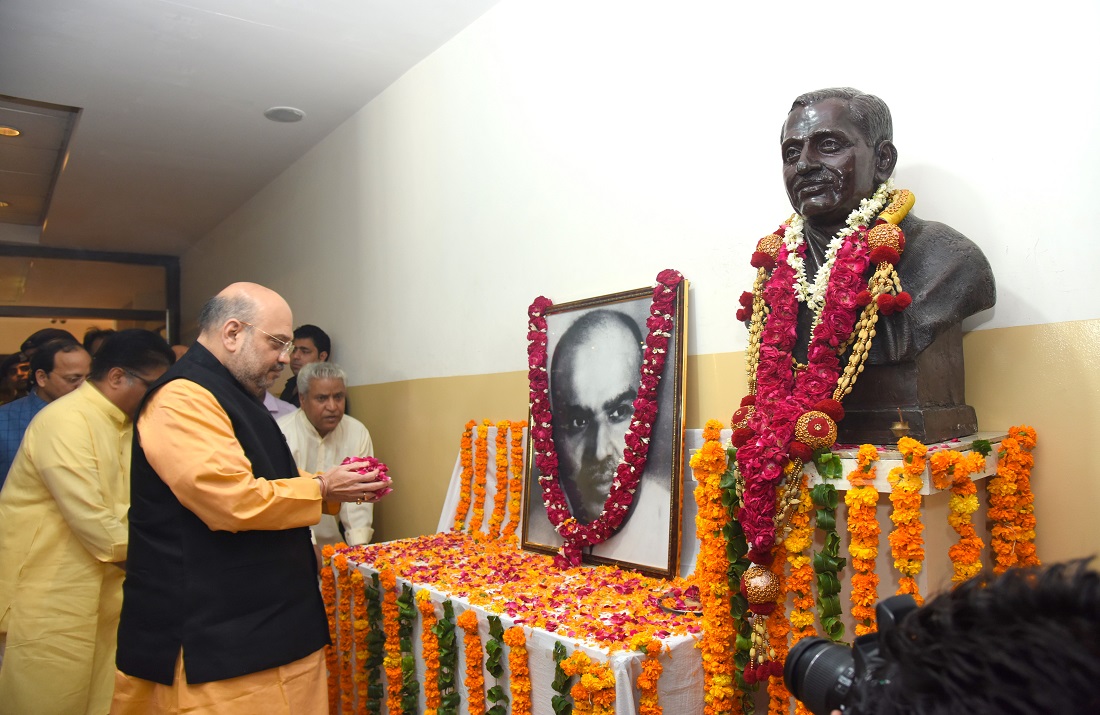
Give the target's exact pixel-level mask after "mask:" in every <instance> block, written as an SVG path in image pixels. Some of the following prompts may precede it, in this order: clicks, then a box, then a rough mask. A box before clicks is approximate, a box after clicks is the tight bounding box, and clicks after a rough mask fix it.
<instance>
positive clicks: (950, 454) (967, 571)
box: [928, 450, 985, 583]
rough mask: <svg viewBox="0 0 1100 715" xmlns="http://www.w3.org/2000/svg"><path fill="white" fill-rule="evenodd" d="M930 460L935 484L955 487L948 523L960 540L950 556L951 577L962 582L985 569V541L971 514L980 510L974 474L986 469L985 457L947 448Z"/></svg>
mask: <svg viewBox="0 0 1100 715" xmlns="http://www.w3.org/2000/svg"><path fill="white" fill-rule="evenodd" d="M928 463H929V470H930V471H931V473H932V486H934V487H935V488H936V489H940V490H943V489H947V488H950V489H951V499H950V501H949V503H948V509H949V513H948V515H947V523H948V524H950V525H951V528H952V529H954V530H955V533H957V534H958V535H959V539H958V541H957V542H955V544H953V545H952V546H951V548H950V549H948V551H947V555H948V556H949V557H950V558H951V567H952V570H953V575H952V576H951V580H952V581H954V582H956V583H961V582H963V581H966V580H967V579H969V578H973V577H974V576H976V575H978V574H979V573H980V572H981V570H982V549H983V548H985V544H984V543H983V542H982V539H981V537H980V536H978V532H977V530H976V529H975V528H974V524H973V523H972V522H971V516H972V515H973V514H974V512H976V511H977V510H978V486H977V485H976V484H974V481H973V480H972V479H971V478H970V476H971V475H972V474H974V473H975V472H979V471H983V470H984V469H985V456H984V455H982V454H980V453H978V452H970V453H968V454H966V455H963V454H961V453H959V452H956V451H955V450H944V451H942V452H936V453H934V454H933V455H932V456H931V457H929V458H928Z"/></svg>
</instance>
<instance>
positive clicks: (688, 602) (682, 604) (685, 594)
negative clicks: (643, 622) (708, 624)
mask: <svg viewBox="0 0 1100 715" xmlns="http://www.w3.org/2000/svg"><path fill="white" fill-rule="evenodd" d="M660 606H661V608H662V609H663V610H665V611H668V612H669V613H690V614H693V615H696V616H701V615H703V603H702V602H701V601H700V600H699V587H698V586H688V587H687V588H670V589H669V590H667V591H665V595H664V596H662V597H661V600H660Z"/></svg>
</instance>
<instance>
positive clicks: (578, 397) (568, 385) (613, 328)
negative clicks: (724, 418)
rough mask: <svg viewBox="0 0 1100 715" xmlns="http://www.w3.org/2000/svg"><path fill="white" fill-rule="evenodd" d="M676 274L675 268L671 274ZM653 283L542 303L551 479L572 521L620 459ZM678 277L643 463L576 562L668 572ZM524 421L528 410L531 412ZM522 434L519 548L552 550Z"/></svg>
mask: <svg viewBox="0 0 1100 715" xmlns="http://www.w3.org/2000/svg"><path fill="white" fill-rule="evenodd" d="M677 275H678V274H677ZM653 295H654V290H653V289H652V288H639V289H636V290H631V291H625V292H622V293H615V294H612V295H606V296H600V297H597V298H590V299H585V300H579V301H573V302H570V303H562V304H560V305H553V306H550V307H549V308H547V309H546V311H545V320H546V372H547V374H548V377H549V402H550V412H551V415H552V417H551V422H552V428H553V445H554V450H555V452H556V455H557V460H558V463H557V466H558V483H559V484H560V487H561V493H562V495H563V497H564V500H565V502H566V505H567V506H568V509H569V513H570V514H571V515H572V517H573V518H575V519H576V520H577V521H578V522H580V523H581V524H589V523H591V522H593V521H594V520H596V519H598V518H599V517H600V515H601V512H603V510H604V508H605V505H606V506H607V508H608V509H610V508H611V506H612V502H611V501H609V499H608V496H609V494H610V493H611V491H612V484H613V483H614V481H615V479H616V470H617V469H618V468H619V464H620V462H623V461H624V449H625V448H626V444H627V440H628V435H627V433H628V431H629V430H630V428H631V421H632V419H633V417H634V412H635V410H634V403H635V400H636V398H637V397H638V392H639V386H640V385H642V384H643V383H642V380H643V378H644V377H645V373H644V371H643V365H642V363H643V359H644V356H645V354H646V342H647V336H648V335H649V332H650V327H649V326H647V320H648V319H649V318H650V308H651V305H652V300H653ZM686 303H687V282H686V281H682V282H680V283H679V284H678V285H677V287H676V294H675V297H674V300H673V302H672V304H671V310H670V313H671V317H672V326H671V330H668V331H666V332H667V333H668V334H669V337H668V338H667V340H668V342H667V346H666V347H665V353H664V357H663V359H664V365H663V367H662V370H661V376H660V382H659V383H658V385H657V388H656V407H657V414H656V418H655V420H653V421H652V423H647V424H651V432H650V435H649V442H648V453H647V455H646V458H645V466H644V471H643V472H642V475H641V477H640V479H639V481H638V486H637V489H636V490H635V492H634V494H633V496H632V498H631V503H630V505H629V508H628V510H626V515H625V519H624V520H623V521H622V523H621V524H620V525H619V526H618V528H617V529H616V530H615V531H614V533H612V534H611V535H610V536H609V537H608V538H607V539H606V540H605V541H603V542H602V543H599V544H596V545H594V546H587V547H585V548H584V550H583V560H584V562H586V563H606V564H614V565H617V566H622V567H625V568H630V569H635V570H638V571H642V572H645V573H648V574H651V575H657V576H665V577H671V576H674V575H676V573H677V562H678V557H679V552H680V533H679V530H680V508H681V498H682V497H681V494H680V485H681V483H682V482H681V476H682V469H683V458H682V450H683V433H684V380H685V377H684V375H685V367H686V365H685V359H686V358H685V356H686V350H687V348H686V339H685V326H686V319H685V316H686V309H687V306H686ZM532 424H534V416H533V415H532ZM534 444H535V440H529V442H528V458H527V475H526V483H525V488H524V497H523V510H524V511H523V539H522V546H523V548H524V549H527V550H531V551H540V552H543V553H549V554H553V553H556V552H557V550H558V548H559V547H560V546H561V544H562V542H563V540H562V538H561V537H560V536H559V535H558V533H557V532H556V531H555V529H554V527H553V525H552V523H551V521H550V519H549V517H548V516H547V509H546V505H545V503H544V493H543V490H542V489H541V488H540V483H539V479H540V476H541V475H540V471H539V467H538V465H537V464H536V462H537V460H536V459H534Z"/></svg>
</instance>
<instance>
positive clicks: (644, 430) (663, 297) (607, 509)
mask: <svg viewBox="0 0 1100 715" xmlns="http://www.w3.org/2000/svg"><path fill="white" fill-rule="evenodd" d="M683 278H684V277H683V276H682V275H680V272H679V271H676V270H671V269H668V270H664V271H661V272H660V273H659V274H658V275H657V285H656V287H655V288H654V289H653V304H652V306H651V307H650V311H649V312H650V317H649V319H648V320H647V321H646V326H647V327H648V328H649V336H648V337H647V338H646V347H645V355H644V357H643V359H642V368H641V373H642V375H641V385H640V386H639V387H638V397H637V399H635V400H634V417H633V418H632V419H631V421H630V429H629V430H628V431H627V433H626V448H625V449H624V450H623V458H622V459H621V460H620V461H619V466H618V468H617V471H616V478H615V481H614V482H613V483H612V485H611V492H610V493H609V494H608V496H607V501H606V502H604V507H603V511H602V512H601V513H600V515H599V517H597V518H596V519H595V520H594V521H592V522H591V523H590V524H581V523H580V522H578V521H577V520H576V519H574V518H573V515H572V513H571V512H570V510H569V503H568V502H567V501H566V499H565V493H564V492H563V491H562V488H561V483H560V482H559V481H558V454H557V450H556V449H555V447H554V430H553V419H552V415H551V413H550V379H549V375H548V373H547V370H546V363H547V339H546V317H545V316H546V309H547V308H549V307H550V306H551V305H553V303H552V302H551V301H550V300H549V299H548V298H544V297H543V296H539V297H538V298H536V299H535V301H534V302H533V303H532V304H531V307H530V308H529V309H528V311H527V313H528V315H529V316H530V319H531V320H530V323H529V325H528V333H527V340H528V343H529V344H528V347H527V356H528V365H529V367H530V369H529V371H528V378H529V380H530V383H531V439H533V440H534V445H535V464H536V465H537V466H538V468H539V474H540V476H539V486H540V487H541V488H542V495H543V504H544V505H545V506H546V515H547V517H548V518H549V519H550V523H551V524H552V525H553V526H554V529H555V530H557V532H558V534H559V535H560V536H561V537H562V539H564V541H565V543H563V544H562V547H561V551H560V552H559V555H558V558H557V559H556V563H557V564H558V565H559V566H561V567H563V568H564V567H569V566H577V565H579V564H580V563H581V549H582V548H584V547H586V546H593V545H595V544H600V543H603V542H604V541H606V540H607V538H608V537H609V536H611V535H612V534H613V533H615V530H616V529H618V528H619V525H620V524H622V521H623V518H624V517H625V516H626V512H627V511H628V510H629V509H630V504H631V502H632V501H633V499H634V491H635V490H636V489H637V487H638V481H639V480H640V479H641V476H642V472H644V471H645V465H646V456H647V454H648V450H649V436H650V433H651V432H652V430H653V423H654V422H655V421H656V419H657V386H658V385H659V384H660V382H661V372H662V371H663V369H664V366H665V358H666V351H667V349H668V341H669V338H670V337H671V336H672V328H673V320H672V312H673V308H674V304H675V301H676V291H677V288H678V286H679V284H680V282H681V281H682V280H683Z"/></svg>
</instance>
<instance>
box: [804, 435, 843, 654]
mask: <svg viewBox="0 0 1100 715" xmlns="http://www.w3.org/2000/svg"><path fill="white" fill-rule="evenodd" d="M816 460H817V455H815V463H816ZM819 473H820V472H819ZM810 498H811V499H812V500H813V502H814V506H815V507H817V512H816V513H815V518H816V523H817V528H818V529H820V530H821V531H823V532H824V533H825V543H824V545H823V547H822V549H821V551H815V552H814V558H813V563H814V572H815V573H816V574H817V610H818V619H819V620H820V621H821V629H822V630H823V631H824V632H825V635H827V636H828V637H829V638H830V639H831V640H834V641H841V640H842V639H843V637H844V623H843V622H841V620H840V615H841V608H840V578H839V576H838V573H839V571H840V570H841V569H843V568H844V565H845V564H846V563H847V560H846V559H844V558H841V556H840V535H838V534H837V533H836V508H837V504H839V502H840V498H839V497H838V496H837V491H836V487H834V486H833V485H832V484H818V485H817V486H815V487H814V488H813V489H811V490H810Z"/></svg>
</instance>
